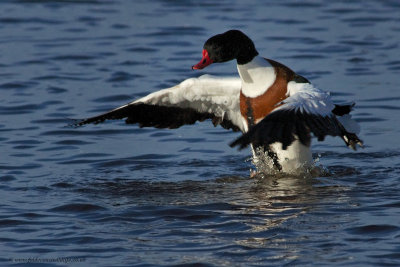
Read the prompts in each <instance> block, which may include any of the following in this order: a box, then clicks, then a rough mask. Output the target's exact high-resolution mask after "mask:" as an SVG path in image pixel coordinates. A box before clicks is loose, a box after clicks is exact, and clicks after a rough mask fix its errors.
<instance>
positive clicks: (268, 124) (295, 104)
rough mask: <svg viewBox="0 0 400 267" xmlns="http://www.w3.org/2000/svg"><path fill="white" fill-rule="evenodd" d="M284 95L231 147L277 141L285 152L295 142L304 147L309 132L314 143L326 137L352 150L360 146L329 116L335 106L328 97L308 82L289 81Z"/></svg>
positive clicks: (262, 145) (309, 139)
mask: <svg viewBox="0 0 400 267" xmlns="http://www.w3.org/2000/svg"><path fill="white" fill-rule="evenodd" d="M287 96H288V97H287V98H286V99H285V100H284V101H282V102H280V103H279V104H278V105H277V107H276V108H275V109H274V110H273V111H272V112H271V113H270V114H268V115H267V116H266V117H265V118H264V119H263V120H262V121H260V122H259V123H258V124H256V125H255V126H254V127H252V128H251V129H250V130H249V131H248V132H247V133H245V134H243V135H242V136H241V137H239V138H238V139H236V140H235V141H234V142H232V143H231V146H232V147H235V146H238V147H239V149H243V148H245V147H246V146H248V145H249V144H253V146H255V147H267V146H269V145H270V144H273V143H275V142H279V143H282V149H286V148H287V147H288V146H289V145H290V144H292V142H293V141H294V140H295V139H298V140H299V141H300V142H301V143H302V144H304V145H306V146H308V145H310V141H311V133H313V134H314V136H316V137H317V138H318V141H322V140H324V138H325V136H327V135H331V136H340V137H341V138H342V139H343V140H344V141H345V143H346V145H347V146H349V147H351V148H352V149H356V145H357V144H358V145H360V146H362V141H361V140H360V139H359V138H358V137H357V135H356V133H354V132H351V130H348V129H346V128H345V127H344V126H343V124H342V123H341V122H340V121H339V120H338V118H337V117H336V115H335V114H334V113H332V111H333V110H334V109H335V107H336V106H335V105H334V104H333V103H332V101H331V98H330V95H329V94H327V93H325V92H322V91H321V90H318V89H316V88H315V87H314V86H312V85H311V84H309V83H296V82H289V84H288V92H287ZM349 111H350V110H349ZM354 123H355V122H354Z"/></svg>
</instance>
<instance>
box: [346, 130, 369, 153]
mask: <svg viewBox="0 0 400 267" xmlns="http://www.w3.org/2000/svg"><path fill="white" fill-rule="evenodd" d="M342 138H343V140H344V142H345V143H346V145H347V146H348V147H349V148H351V149H353V150H354V151H357V145H358V146H359V147H361V148H364V142H363V141H362V140H361V139H360V138H358V136H357V135H356V134H354V133H348V132H347V133H345V134H344V135H343V136H342Z"/></svg>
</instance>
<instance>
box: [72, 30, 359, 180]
mask: <svg viewBox="0 0 400 267" xmlns="http://www.w3.org/2000/svg"><path fill="white" fill-rule="evenodd" d="M231 60H236V63H237V70H238V74H239V77H217V76H211V75H207V74H206V75H202V76H200V77H197V78H189V79H186V80H184V81H182V82H181V83H179V84H177V85H175V86H172V87H170V88H166V89H162V90H159V91H156V92H153V93H150V94H149V95H147V96H144V97H142V98H139V99H136V100H134V101H132V102H129V103H127V104H125V105H122V106H120V107H117V108H115V109H113V110H111V111H108V112H105V113H103V114H100V115H97V116H93V117H89V118H86V119H80V120H77V121H76V122H75V123H74V126H76V127H79V126H83V125H85V124H98V123H101V122H104V121H106V120H117V119H125V122H126V123H127V124H138V125H139V126H140V127H155V128H169V129H174V128H178V127H181V126H182V125H187V124H195V123H196V122H203V121H206V120H207V121H208V120H210V121H211V122H212V123H213V125H214V126H221V127H223V128H225V129H228V130H232V131H235V132H241V135H240V136H239V137H237V138H236V139H235V140H234V141H232V142H231V143H230V146H231V147H237V148H238V149H239V150H242V149H244V148H246V147H250V148H251V151H252V154H253V157H252V158H253V164H254V165H255V166H256V167H257V168H258V166H260V163H262V164H263V165H266V166H267V167H268V168H269V169H270V170H273V171H275V172H282V173H298V172H300V171H303V170H308V169H309V168H311V167H312V166H313V163H314V160H313V157H312V151H311V141H312V137H315V138H316V139H317V140H318V141H323V140H324V139H325V137H326V136H334V137H335V136H337V137H340V138H341V139H342V140H343V141H344V143H345V145H347V146H348V147H349V148H351V149H353V150H356V149H357V146H359V147H363V141H362V140H361V139H359V137H358V136H357V135H358V134H359V132H360V126H359V125H358V123H357V122H356V121H355V120H353V119H352V117H351V115H350V112H351V111H352V110H353V107H354V105H355V103H353V102H352V103H347V104H341V105H339V104H334V103H333V101H332V99H331V96H330V94H329V93H327V92H324V91H322V90H320V89H318V88H316V87H315V86H314V85H313V84H312V83H310V82H309V80H307V79H306V78H305V77H303V76H301V75H299V74H297V73H296V72H294V71H293V70H292V69H290V68H289V67H287V66H285V65H283V64H282V63H279V62H277V61H275V60H272V59H268V58H264V57H261V56H260V55H259V53H258V51H257V49H256V48H255V45H254V43H253V41H252V40H251V39H250V38H249V37H248V36H247V35H246V34H244V33H243V32H242V31H240V30H236V29H235V30H229V31H226V32H224V33H221V34H217V35H214V36H212V37H211V38H209V39H208V40H207V41H206V42H205V43H204V46H203V49H202V58H201V60H200V61H199V62H198V63H197V64H195V65H193V66H192V69H193V70H202V69H204V68H206V67H207V66H209V65H211V64H214V63H224V62H228V61H231ZM264 167H265V166H264ZM264 169H265V168H264Z"/></svg>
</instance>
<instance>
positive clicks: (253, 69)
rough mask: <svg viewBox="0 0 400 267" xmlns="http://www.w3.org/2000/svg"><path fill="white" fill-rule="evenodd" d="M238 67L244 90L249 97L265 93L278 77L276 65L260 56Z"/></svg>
mask: <svg viewBox="0 0 400 267" xmlns="http://www.w3.org/2000/svg"><path fill="white" fill-rule="evenodd" d="M237 68H238V72H239V75H240V78H241V80H242V92H243V94H244V95H245V96H247V97H257V96H260V95H262V94H264V93H265V91H267V89H268V88H269V87H270V86H271V85H272V84H273V83H274V82H275V79H276V74H275V69H274V67H273V66H272V65H271V64H270V63H269V62H268V61H267V60H266V59H265V58H262V57H260V56H256V57H254V58H253V60H252V61H250V62H249V63H246V64H243V65H237Z"/></svg>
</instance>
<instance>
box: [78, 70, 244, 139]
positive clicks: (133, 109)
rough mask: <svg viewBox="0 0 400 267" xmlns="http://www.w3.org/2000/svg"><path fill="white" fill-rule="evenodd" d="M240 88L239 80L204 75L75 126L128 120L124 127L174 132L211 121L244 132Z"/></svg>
mask: <svg viewBox="0 0 400 267" xmlns="http://www.w3.org/2000/svg"><path fill="white" fill-rule="evenodd" d="M240 88H241V80H240V78H236V77H213V76H209V75H203V76H201V77H199V78H190V79H187V80H184V81H183V82H181V83H180V84H178V85H175V86H173V87H171V88H167V89H163V90H160V91H157V92H154V93H151V94H149V95H147V96H145V97H143V98H140V99H137V100H135V101H132V102H130V103H128V104H126V105H123V106H121V107H118V108H116V109H114V110H111V111H109V112H106V113H104V114H101V115H98V116H95V117H91V118H88V119H84V120H81V121H78V122H77V123H76V124H75V125H76V126H81V125H84V124H88V123H100V122H103V121H105V120H112V119H123V118H127V119H126V123H139V125H140V126H142V127H157V128H177V127H180V126H182V125H184V124H193V123H195V122H196V121H203V120H206V119H211V120H212V122H213V123H214V125H221V126H222V127H224V128H231V129H233V130H241V131H243V129H244V125H243V121H242V119H241V115H240V104H239V95H240Z"/></svg>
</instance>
